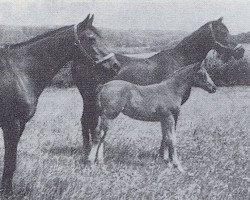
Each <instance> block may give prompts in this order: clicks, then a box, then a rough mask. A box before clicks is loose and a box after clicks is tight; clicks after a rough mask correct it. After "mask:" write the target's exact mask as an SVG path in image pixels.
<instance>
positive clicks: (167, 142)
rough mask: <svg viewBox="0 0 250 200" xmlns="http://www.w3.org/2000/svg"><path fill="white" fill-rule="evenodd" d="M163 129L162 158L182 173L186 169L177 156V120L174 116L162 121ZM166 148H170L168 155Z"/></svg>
mask: <svg viewBox="0 0 250 200" xmlns="http://www.w3.org/2000/svg"><path fill="white" fill-rule="evenodd" d="M161 128H162V142H161V147H160V152H159V153H160V157H162V158H164V159H167V160H169V161H170V164H171V165H172V164H173V165H174V166H175V167H177V168H178V169H179V170H180V171H181V172H184V169H183V168H182V166H181V163H180V161H179V159H178V156H177V151H176V132H175V119H174V117H173V115H170V116H168V117H166V118H164V119H163V120H162V121H161ZM166 147H167V148H168V154H167V155H166V152H165V151H166Z"/></svg>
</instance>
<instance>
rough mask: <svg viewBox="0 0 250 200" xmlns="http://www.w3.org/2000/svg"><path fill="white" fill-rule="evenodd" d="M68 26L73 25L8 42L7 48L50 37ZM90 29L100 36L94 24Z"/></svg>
mask: <svg viewBox="0 0 250 200" xmlns="http://www.w3.org/2000/svg"><path fill="white" fill-rule="evenodd" d="M70 27H73V25H68V26H63V27H61V28H58V29H54V30H51V31H48V32H45V33H43V34H41V35H37V36H35V37H33V38H31V39H29V40H27V41H24V42H20V43H16V44H8V45H7V46H8V47H7V48H9V49H14V48H19V47H23V46H26V45H29V44H32V43H34V42H37V41H39V40H42V39H44V38H46V37H51V36H54V35H55V34H57V33H58V32H60V31H63V30H66V29H68V28H70ZM89 29H90V30H92V31H93V32H94V33H95V34H96V35H98V36H99V37H101V34H100V32H99V31H98V30H97V29H96V28H95V27H94V26H91V27H89Z"/></svg>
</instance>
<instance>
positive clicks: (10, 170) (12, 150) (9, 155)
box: [1, 120, 25, 195]
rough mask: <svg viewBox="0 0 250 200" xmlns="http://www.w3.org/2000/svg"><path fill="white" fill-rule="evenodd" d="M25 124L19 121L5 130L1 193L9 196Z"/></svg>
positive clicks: (4, 128) (9, 124)
mask: <svg viewBox="0 0 250 200" xmlns="http://www.w3.org/2000/svg"><path fill="white" fill-rule="evenodd" d="M24 127H25V124H23V123H20V121H19V120H13V121H11V122H8V123H6V124H5V125H4V126H3V127H2V128H3V135H4V146H5V154H4V169H3V177H2V185H1V191H2V192H3V193H4V194H6V195H8V194H10V193H11V192H12V180H13V174H14V171H15V169H16V157H17V145H18V142H19V140H20V137H21V135H22V132H23V130H24Z"/></svg>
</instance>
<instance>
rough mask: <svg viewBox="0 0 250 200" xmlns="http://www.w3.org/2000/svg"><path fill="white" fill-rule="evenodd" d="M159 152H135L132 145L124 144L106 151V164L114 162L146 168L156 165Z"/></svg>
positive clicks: (108, 148)
mask: <svg viewBox="0 0 250 200" xmlns="http://www.w3.org/2000/svg"><path fill="white" fill-rule="evenodd" d="M156 159H157V151H156V150H155V149H153V150H151V151H143V150H138V149H137V150H135V147H133V146H131V145H126V144H122V145H119V146H109V147H107V148H106V149H105V162H114V163H118V164H125V165H128V166H146V165H148V164H149V163H155V162H156Z"/></svg>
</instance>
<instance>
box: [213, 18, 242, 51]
mask: <svg viewBox="0 0 250 200" xmlns="http://www.w3.org/2000/svg"><path fill="white" fill-rule="evenodd" d="M209 29H210V32H211V35H212V38H213V41H214V43H215V44H217V45H219V46H220V47H222V48H225V49H231V50H236V49H238V48H241V47H242V46H241V45H237V46H236V47H235V48H230V47H228V46H225V45H224V44H221V43H220V42H218V41H217V40H216V38H215V34H214V30H213V24H212V22H211V23H209Z"/></svg>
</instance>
